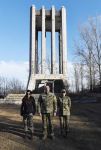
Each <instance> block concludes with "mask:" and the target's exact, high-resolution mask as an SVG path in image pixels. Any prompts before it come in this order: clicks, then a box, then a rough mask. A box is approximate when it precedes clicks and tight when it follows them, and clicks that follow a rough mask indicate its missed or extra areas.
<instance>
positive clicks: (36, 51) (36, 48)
mask: <svg viewBox="0 0 101 150" xmlns="http://www.w3.org/2000/svg"><path fill="white" fill-rule="evenodd" d="M35 64H36V66H35V68H36V74H37V73H38V31H36V43H35Z"/></svg>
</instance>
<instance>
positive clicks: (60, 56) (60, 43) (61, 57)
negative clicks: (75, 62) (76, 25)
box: [59, 28, 63, 74]
mask: <svg viewBox="0 0 101 150" xmlns="http://www.w3.org/2000/svg"><path fill="white" fill-rule="evenodd" d="M61 33H62V32H61V28H60V32H59V73H60V74H62V73H63V60H62V59H63V52H62V35H61Z"/></svg>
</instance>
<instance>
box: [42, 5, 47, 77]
mask: <svg viewBox="0 0 101 150" xmlns="http://www.w3.org/2000/svg"><path fill="white" fill-rule="evenodd" d="M41 41H42V42H41V73H42V74H44V73H45V67H46V33H45V8H44V6H43V7H42V36H41Z"/></svg>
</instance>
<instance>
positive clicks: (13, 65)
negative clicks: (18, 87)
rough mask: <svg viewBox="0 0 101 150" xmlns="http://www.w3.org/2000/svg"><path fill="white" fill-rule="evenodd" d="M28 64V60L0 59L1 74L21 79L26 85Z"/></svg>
mask: <svg viewBox="0 0 101 150" xmlns="http://www.w3.org/2000/svg"><path fill="white" fill-rule="evenodd" d="M28 64H29V63H28V62H27V61H25V62H16V61H0V76H3V77H7V78H16V79H19V80H20V81H22V83H23V84H24V85H26V84H27V80H28V67H29V65H28Z"/></svg>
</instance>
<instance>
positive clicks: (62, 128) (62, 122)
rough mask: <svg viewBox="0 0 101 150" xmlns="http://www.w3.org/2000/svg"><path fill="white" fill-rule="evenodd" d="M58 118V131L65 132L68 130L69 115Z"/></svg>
mask: <svg viewBox="0 0 101 150" xmlns="http://www.w3.org/2000/svg"><path fill="white" fill-rule="evenodd" d="M59 120H60V131H61V134H62V133H65V134H67V132H68V131H69V121H70V115H66V116H59Z"/></svg>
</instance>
